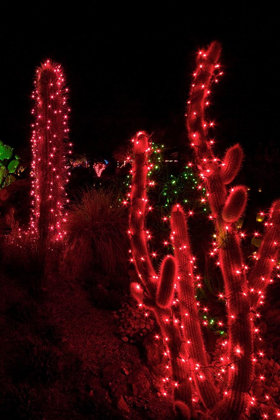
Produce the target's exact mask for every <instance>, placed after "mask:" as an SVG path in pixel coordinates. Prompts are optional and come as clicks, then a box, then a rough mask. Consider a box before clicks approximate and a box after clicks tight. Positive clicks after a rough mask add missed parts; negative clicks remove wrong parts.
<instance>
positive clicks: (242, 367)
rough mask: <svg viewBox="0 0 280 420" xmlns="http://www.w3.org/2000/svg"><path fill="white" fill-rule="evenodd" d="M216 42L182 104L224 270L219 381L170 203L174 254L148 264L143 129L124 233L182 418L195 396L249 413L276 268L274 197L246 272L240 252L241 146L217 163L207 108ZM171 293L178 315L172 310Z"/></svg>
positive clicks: (179, 220) (184, 240) (137, 291)
mask: <svg viewBox="0 0 280 420" xmlns="http://www.w3.org/2000/svg"><path fill="white" fill-rule="evenodd" d="M220 52H221V47H220V45H219V43H217V42H213V43H212V44H210V46H209V48H208V49H207V50H205V51H201V52H200V53H199V54H198V58H197V69H196V71H195V73H194V81H193V84H192V89H191V93H190V98H189V102H188V113H187V130H188V136H189V139H190V142H191V145H192V147H193V148H194V151H195V157H196V163H197V167H198V170H199V172H200V176H201V178H202V180H203V182H204V185H205V188H206V191H207V196H208V201H209V205H210V209H211V213H212V214H211V219H212V220H213V222H214V225H215V230H216V237H217V246H216V250H217V253H218V258H219V262H218V264H219V266H220V269H221V272H222V276H223V280H224V287H225V296H224V298H225V300H226V306H225V308H226V311H227V327H228V339H227V354H226V355H225V358H223V360H224V371H225V374H226V376H225V378H224V380H223V381H221V382H220V383H219V384H218V385H217V383H218V382H219V381H218V382H215V381H214V377H216V378H217V377H218V375H219V372H220V367H218V366H217V365H211V362H210V357H209V355H208V354H207V352H206V349H205V345H204V341H203V334H202V330H201V322H200V320H199V314H198V309H197V301H196V299H195V279H194V273H193V267H194V257H193V256H192V251H191V245H190V240H189V236H188V229H187V221H186V216H185V214H184V211H183V209H182V207H181V206H180V205H179V204H178V205H175V206H174V207H173V209H172V213H171V232H172V233H171V242H172V244H173V248H174V256H167V257H165V258H164V259H163V261H162V264H161V268H160V272H159V274H157V272H156V271H155V269H154V268H153V265H152V262H151V257H150V255H149V248H148V245H147V241H148V237H149V233H148V232H147V231H146V227H145V216H146V209H147V201H148V200H147V194H146V186H147V174H148V171H149V162H148V156H149V152H150V146H149V138H148V135H147V134H146V133H145V132H140V133H138V134H137V135H136V136H135V138H134V140H133V148H134V151H133V153H134V160H133V168H132V173H133V176H132V189H131V194H130V199H131V207H130V218H129V229H130V231H129V234H130V239H131V248H132V250H131V252H132V257H133V258H132V261H133V262H134V264H135V266H136V269H137V272H138V276H139V279H140V281H141V284H137V283H132V285H131V292H132V295H133V296H134V298H135V299H136V300H137V301H138V302H139V303H140V304H143V305H145V306H146V307H147V308H149V309H151V310H152V311H153V312H154V314H155V317H156V319H157V321H158V324H159V326H160V329H161V333H162V337H163V340H164V342H165V344H166V347H167V349H168V351H167V353H168V355H169V358H170V363H171V369H170V370H171V372H170V373H171V377H172V380H173V384H174V406H175V408H176V409H177V410H178V411H180V414H181V416H182V417H183V418H190V417H192V418H195V417H196V412H195V411H196V409H195V406H194V404H193V401H195V398H193V397H195V396H196V395H198V396H199V398H200V402H201V403H202V405H203V406H204V408H205V413H204V415H205V417H204V418H209V419H210V418H211V419H216V420H226V419H227V420H238V419H242V418H244V416H247V417H246V418H249V415H250V411H249V410H250V406H251V404H254V397H253V395H252V393H251V388H252V384H253V381H254V376H255V375H254V361H255V360H256V359H255V356H254V331H255V327H254V317H255V310H256V309H257V307H258V305H259V304H261V303H262V302H263V299H264V292H265V289H266V286H267V284H268V283H269V282H270V277H271V275H272V271H273V269H274V267H275V264H276V261H277V256H278V252H279V243H280V200H278V201H276V202H275V203H274V204H273V205H272V208H271V210H270V215H269V219H268V222H267V229H266V232H265V234H264V237H263V241H262V245H261V247H260V249H259V252H258V254H257V255H256V258H255V259H256V261H255V265H254V267H253V268H252V269H251V273H250V274H248V273H247V270H248V267H247V266H246V265H245V264H244V261H243V254H242V249H241V234H240V232H239V231H238V223H236V222H237V221H238V220H239V219H240V217H241V216H242V215H243V213H244V210H245V207H246V203H247V188H246V187H244V186H242V185H239V186H235V187H229V188H228V184H230V183H231V182H232V181H233V180H234V179H235V177H236V175H237V174H238V172H239V169H240V166H241V163H242V160H243V151H242V149H241V147H240V145H239V144H236V145H234V146H232V147H231V148H229V149H228V150H227V152H226V154H225V157H224V159H223V161H220V160H219V159H218V158H216V157H215V156H214V154H213V150H212V145H213V141H212V140H210V139H209V138H210V136H209V127H211V125H212V123H210V122H208V121H207V118H206V116H205V108H206V106H207V105H208V96H209V94H210V88H211V85H212V83H213V82H215V81H216V79H217V76H218V75H219V73H221V72H220V69H219V63H218V61H219V57H220ZM174 290H176V294H175V296H176V301H177V302H178V304H179V314H178V316H177V319H176V316H175V315H174V314H176V313H178V312H176V311H174V308H173V303H174V297H173V295H174Z"/></svg>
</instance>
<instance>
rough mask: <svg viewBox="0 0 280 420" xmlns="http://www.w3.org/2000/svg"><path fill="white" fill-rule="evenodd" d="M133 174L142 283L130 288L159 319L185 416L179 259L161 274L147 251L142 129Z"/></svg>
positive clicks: (167, 261)
mask: <svg viewBox="0 0 280 420" xmlns="http://www.w3.org/2000/svg"><path fill="white" fill-rule="evenodd" d="M133 148H134V150H133V153H134V160H133V168H132V172H133V177H132V190H131V197H130V198H131V207H130V217H129V229H130V230H129V234H130V238H131V247H132V255H133V261H134V263H135V266H136V269H137V271H138V275H139V278H140V280H141V283H142V284H141V285H140V284H137V283H132V285H131V292H132V295H133V296H134V298H135V299H136V300H137V301H138V302H139V304H141V305H142V304H144V305H145V306H146V307H147V308H149V309H151V310H152V311H153V312H154V314H155V317H156V319H157V321H158V324H159V327H160V329H161V333H162V336H163V338H164V341H165V344H166V346H167V349H168V351H167V353H168V354H169V355H170V356H171V357H170V360H171V369H169V370H170V371H171V372H172V380H173V384H174V403H175V407H176V409H177V410H179V411H180V412H184V413H185V416H187V417H186V418H188V417H190V415H191V412H192V394H191V382H190V371H189V368H188V366H189V364H188V363H187V359H188V350H187V343H186V342H185V341H184V339H183V335H182V332H181V329H180V327H179V323H178V322H176V321H178V320H174V319H173V314H172V311H171V304H172V301H173V294H174V285H175V283H176V276H177V269H176V260H175V259H174V257H172V256H166V257H165V258H164V260H163V261H162V264H161V269H160V275H158V274H157V272H156V271H155V269H154V267H153V264H152V262H151V258H150V255H149V252H148V245H147V236H148V234H147V232H146V229H145V216H146V208H147V202H148V200H147V194H146V186H147V172H148V168H149V163H148V155H149V151H150V146H149V137H148V135H147V134H146V133H145V132H139V133H138V134H137V135H136V137H135V138H134V139H133Z"/></svg>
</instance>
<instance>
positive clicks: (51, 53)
mask: <svg viewBox="0 0 280 420" xmlns="http://www.w3.org/2000/svg"><path fill="white" fill-rule="evenodd" d="M97 4H98V3H97V2H92V3H91V7H92V8H91V10H89V9H87V8H83V7H82V6H79V2H78V3H76V9H73V10H71V8H70V6H68V7H69V8H70V9H69V10H68V11H66V13H65V14H64V15H62V14H61V13H59V12H57V11H56V10H55V9H56V8H55V7H54V6H51V5H49V4H48V3H44V2H42V3H41V6H40V7H41V9H42V12H39V11H37V12H36V16H35V17H34V18H33V17H31V15H29V17H26V16H27V15H28V12H27V11H26V10H25V11H24V12H23V14H22V15H21V12H20V11H18V12H17V16H18V17H20V18H21V19H20V23H18V21H17V22H16V21H15V20H14V19H13V17H12V16H13V15H12V14H8V13H6V15H5V14H2V18H1V24H0V40H1V66H0V69H1V70H0V71H1V78H0V80H1V112H0V130H1V131H0V139H1V140H2V141H3V142H4V143H6V144H9V145H11V146H13V147H15V149H17V150H19V151H20V150H23V149H26V150H27V149H28V147H29V139H30V124H31V122H32V119H31V115H30V110H31V106H32V102H31V99H30V95H31V91H32V88H33V77H34V74H35V68H36V66H38V65H39V64H40V63H41V62H42V61H44V60H45V59H46V58H51V59H53V60H54V61H57V62H59V63H61V64H62V66H63V68H64V71H65V74H66V77H67V80H68V86H69V88H70V98H69V104H70V107H71V109H72V113H71V120H70V129H71V133H70V136H71V137H70V138H71V140H72V141H73V143H74V150H75V151H76V152H83V151H86V152H91V153H93V154H95V153H96V155H99V156H102V157H104V158H106V157H108V155H110V154H111V153H112V151H113V150H114V148H115V147H116V146H117V145H118V144H122V143H124V142H126V141H127V140H128V139H129V138H130V137H131V136H132V135H133V134H134V133H135V132H136V131H137V130H139V129H145V130H147V131H149V132H152V131H155V133H160V132H161V135H163V136H164V139H166V141H167V143H168V142H169V143H170V144H171V143H173V144H174V145H178V144H179V143H180V141H181V142H182V139H183V138H184V112H185V101H186V99H187V96H188V91H189V86H190V82H191V73H192V71H193V70H194V59H195V53H196V52H197V51H198V49H199V48H200V47H203V46H207V45H208V44H209V43H210V42H211V41H212V40H214V39H217V40H219V41H220V42H221V43H222V45H223V56H222V61H221V62H222V64H223V69H224V72H225V76H224V77H223V78H222V79H221V82H220V84H219V85H218V86H217V89H215V94H214V95H213V96H212V100H213V108H212V113H213V118H214V119H215V120H216V121H217V128H216V137H217V140H218V144H221V145H222V147H221V150H224V148H225V147H227V146H229V145H231V144H233V143H234V142H237V141H238V142H240V143H241V144H242V145H243V146H244V147H245V151H246V153H249V151H250V148H251V147H252V146H253V145H258V144H260V147H264V148H265V147H266V146H267V145H268V144H269V142H272V143H273V144H275V145H276V146H277V144H278V141H279V140H278V139H279V130H278V121H279V90H280V88H279V65H278V64H277V62H278V55H279V51H280V48H279V47H280V45H279V44H280V37H279V23H280V21H279V17H278V13H276V10H273V9H272V8H271V9H269V8H268V7H265V8H262V9H261V8H259V9H255V7H254V6H253V2H247V1H240V2H224V5H223V6H222V7H221V8H219V7H218V5H216V3H213V2H211V3H210V2H209V3H208V6H207V7H206V8H204V7H203V2H198V3H197V6H192V8H189V7H188V6H187V5H186V4H185V6H184V8H180V7H181V6H179V2H169V5H168V7H165V9H162V7H163V6H162V4H161V3H160V2H154V3H150V5H149V7H144V5H143V4H142V3H140V2H132V3H131V8H130V9H127V8H123V9H121V8H120V3H118V4H117V6H115V8H114V9H113V8H112V7H111V6H110V4H109V3H107V4H105V3H104V5H103V7H102V10H101V8H100V7H97ZM152 4H153V5H158V10H157V12H156V13H152V7H151V5H152ZM161 130H162V131H161Z"/></svg>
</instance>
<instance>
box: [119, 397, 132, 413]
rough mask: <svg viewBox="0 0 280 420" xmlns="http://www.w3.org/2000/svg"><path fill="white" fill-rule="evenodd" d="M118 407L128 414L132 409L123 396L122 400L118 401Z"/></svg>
mask: <svg viewBox="0 0 280 420" xmlns="http://www.w3.org/2000/svg"><path fill="white" fill-rule="evenodd" d="M117 406H118V409H119V410H122V411H125V412H126V413H130V409H129V407H128V405H127V403H126V402H125V400H124V398H123V396H121V397H120V399H119V400H118V403H117Z"/></svg>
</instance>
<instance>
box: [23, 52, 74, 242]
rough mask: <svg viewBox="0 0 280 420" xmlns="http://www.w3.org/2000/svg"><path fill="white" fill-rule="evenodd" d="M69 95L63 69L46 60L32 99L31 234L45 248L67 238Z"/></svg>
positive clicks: (37, 79) (36, 82)
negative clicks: (66, 190) (65, 209)
mask: <svg viewBox="0 0 280 420" xmlns="http://www.w3.org/2000/svg"><path fill="white" fill-rule="evenodd" d="M67 92H68V89H67V88H66V87H65V77H64V74H63V71H62V69H61V66H60V65H58V64H55V63H52V62H51V61H49V60H47V61H46V62H45V63H44V64H42V65H41V67H39V68H38V69H37V73H36V79H35V90H34V92H33V95H32V98H33V99H34V100H35V101H36V105H35V108H34V109H33V110H32V113H33V114H34V115H35V118H36V120H35V123H34V124H33V125H32V127H33V132H32V140H31V141H32V153H33V162H32V176H33V182H32V196H33V214H32V216H31V223H30V230H31V232H32V233H33V234H35V235H37V236H38V238H39V240H40V242H41V244H42V246H43V247H45V246H48V245H50V244H51V243H53V242H55V241H59V240H61V239H62V238H63V236H64V234H65V232H64V227H63V224H64V221H65V215H64V214H63V206H64V204H65V201H66V200H67V199H66V193H65V189H64V186H65V183H66V182H67V175H68V173H67V167H66V161H65V156H66V154H67V153H68V152H69V150H68V149H69V146H71V145H69V144H68V143H67V138H68V132H69V129H68V113H69V109H68V107H67ZM70 153H71V152H70Z"/></svg>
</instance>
